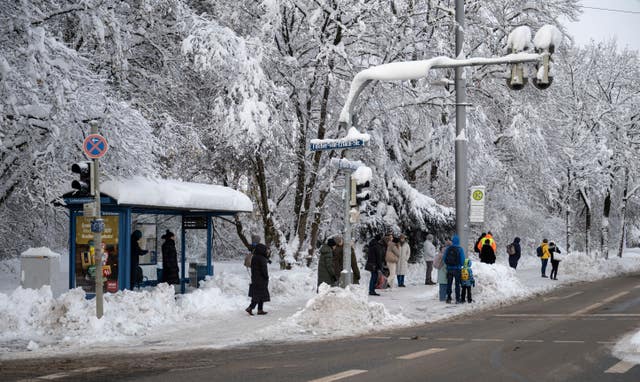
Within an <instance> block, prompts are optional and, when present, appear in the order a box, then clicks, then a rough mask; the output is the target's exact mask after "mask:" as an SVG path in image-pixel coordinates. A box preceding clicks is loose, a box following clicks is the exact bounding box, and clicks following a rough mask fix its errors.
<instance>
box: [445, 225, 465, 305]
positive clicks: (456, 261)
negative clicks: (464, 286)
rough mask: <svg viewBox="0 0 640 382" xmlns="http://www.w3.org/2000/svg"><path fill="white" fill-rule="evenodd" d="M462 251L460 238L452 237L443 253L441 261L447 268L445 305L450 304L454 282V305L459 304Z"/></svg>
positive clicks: (463, 257)
mask: <svg viewBox="0 0 640 382" xmlns="http://www.w3.org/2000/svg"><path fill="white" fill-rule="evenodd" d="M464 259H465V256H464V249H462V247H461V246H460V238H459V237H458V235H453V238H452V240H451V245H450V246H448V247H447V249H446V250H445V251H444V256H443V261H444V264H445V266H446V267H447V301H446V302H447V304H451V289H452V286H453V282H454V280H455V283H456V285H455V291H456V304H459V303H460V270H461V269H462V265H463V264H464Z"/></svg>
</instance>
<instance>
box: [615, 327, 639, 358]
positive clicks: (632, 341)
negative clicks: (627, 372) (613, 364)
mask: <svg viewBox="0 0 640 382" xmlns="http://www.w3.org/2000/svg"><path fill="white" fill-rule="evenodd" d="M613 355H614V356H616V357H618V358H619V359H621V360H623V361H627V362H631V363H635V364H640V331H637V332H635V333H632V334H630V335H627V336H625V337H624V338H622V339H621V340H620V342H618V343H617V344H616V345H615V346H614V348H613Z"/></svg>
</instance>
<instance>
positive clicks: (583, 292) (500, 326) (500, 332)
mask: <svg viewBox="0 0 640 382" xmlns="http://www.w3.org/2000/svg"><path fill="white" fill-rule="evenodd" d="M549 282H552V281H549ZM452 309H455V307H453V308H452ZM639 320H640V275H629V276H624V277H618V278H615V279H608V280H602V281H598V282H593V283H581V284H575V285H572V286H568V287H564V288H560V289H557V290H555V291H554V292H553V293H551V294H548V295H543V296H539V297H537V298H534V299H531V300H528V301H526V302H522V303H518V304H515V305H510V306H507V307H504V308H500V309H496V310H492V311H485V312H481V313H477V314H474V315H470V316H466V317H458V318H455V319H451V320H449V321H446V322H439V323H434V324H429V325H424V326H418V327H413V328H409V329H402V330H394V331H388V332H381V333H375V334H373V333H372V334H371V335H369V336H363V337H356V338H348V339H342V340H336V341H323V342H316V343H302V344H273V343H272V344H269V345H264V344H258V345H253V346H247V347H244V348H238V349H230V350H194V351H187V352H175V353H161V354H159V353H139V354H120V355H119V354H109V355H92V356H81V357H66V358H65V357H57V358H48V359H31V360H14V361H3V362H0V380H2V381H19V380H32V381H44V380H49V381H51V380H64V381H150V382H151V381H154V382H158V381H172V382H173V381H185V382H186V381H261V382H267V381H278V382H281V381H315V382H330V381H350V382H351V381H367V382H370V381H385V382H387V381H427V380H428V381H465V380H476V381H535V382H540V381H599V382H600V381H640V366H636V365H633V364H627V363H625V362H621V361H620V360H619V359H616V358H615V357H613V356H612V354H611V347H612V345H613V344H614V343H615V342H616V341H617V339H618V338H619V337H621V336H622V335H624V334H626V333H628V332H630V331H632V330H635V329H637V328H638V324H639V323H640V321H639Z"/></svg>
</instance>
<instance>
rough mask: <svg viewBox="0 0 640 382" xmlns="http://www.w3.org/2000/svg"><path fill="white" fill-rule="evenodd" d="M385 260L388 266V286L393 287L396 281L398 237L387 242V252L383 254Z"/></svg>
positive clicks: (398, 252) (398, 259)
mask: <svg viewBox="0 0 640 382" xmlns="http://www.w3.org/2000/svg"><path fill="white" fill-rule="evenodd" d="M384 258H385V260H386V261H387V267H389V277H388V279H387V280H388V281H389V288H393V287H394V285H395V282H396V276H397V274H398V273H397V270H398V261H400V239H399V238H395V237H394V238H393V239H392V240H391V241H390V242H388V243H387V252H386V254H385V257H384Z"/></svg>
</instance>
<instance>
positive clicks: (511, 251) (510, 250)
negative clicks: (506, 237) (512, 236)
mask: <svg viewBox="0 0 640 382" xmlns="http://www.w3.org/2000/svg"><path fill="white" fill-rule="evenodd" d="M507 253H508V254H509V255H510V256H511V255H515V254H516V246H515V245H513V243H511V244H509V245H507Z"/></svg>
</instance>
